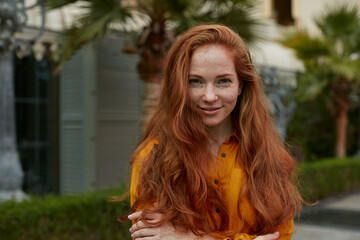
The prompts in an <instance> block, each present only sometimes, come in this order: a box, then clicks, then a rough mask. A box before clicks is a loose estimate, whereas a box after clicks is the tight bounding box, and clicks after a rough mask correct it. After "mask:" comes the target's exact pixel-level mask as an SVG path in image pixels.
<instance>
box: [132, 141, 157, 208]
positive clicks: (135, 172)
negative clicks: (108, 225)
mask: <svg viewBox="0 0 360 240" xmlns="http://www.w3.org/2000/svg"><path fill="white" fill-rule="evenodd" d="M154 144H157V141H156V140H152V141H150V142H149V143H148V144H147V145H146V146H145V147H144V149H142V150H141V151H140V153H139V154H138V155H137V156H136V158H135V160H134V162H133V166H132V172H131V182H130V203H131V206H132V205H133V204H134V202H135V200H136V199H137V197H138V192H137V186H138V183H139V175H140V170H141V166H142V163H143V161H144V159H145V157H146V156H147V155H148V154H149V153H150V151H151V150H152V149H153V147H154Z"/></svg>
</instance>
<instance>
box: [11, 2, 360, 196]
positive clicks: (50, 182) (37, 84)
mask: <svg viewBox="0 0 360 240" xmlns="http://www.w3.org/2000/svg"><path fill="white" fill-rule="evenodd" d="M28 1H30V2H31V0H28ZM130 2H131V1H130ZM341 2H348V3H349V4H350V5H351V4H354V5H357V6H359V7H360V1H358V0H344V1H341ZM329 4H330V5H331V4H339V1H337V0H316V1H314V0H261V1H259V5H258V7H257V11H256V13H255V14H256V15H257V17H258V18H260V19H261V20H262V21H263V22H264V23H265V25H266V28H264V34H265V35H266V38H267V39H268V40H267V41H263V42H260V43H258V44H255V45H254V46H252V47H251V53H252V56H253V58H254V61H255V62H256V63H257V64H259V66H261V69H260V74H262V76H263V78H264V79H265V80H266V79H267V80H268V81H273V82H272V83H273V84H274V81H275V84H278V83H277V82H278V81H282V80H281V79H285V80H284V81H285V83H286V84H289V86H290V87H293V86H294V84H295V85H296V83H295V82H292V81H291V79H295V72H296V71H298V70H301V69H302V68H303V66H302V64H301V62H299V61H298V60H296V58H295V57H294V54H293V52H291V51H290V50H289V49H285V48H284V47H282V46H280V45H279V44H278V43H277V42H276V39H277V38H279V37H280V36H281V34H282V33H283V32H284V31H288V30H289V29H291V28H305V29H307V30H309V31H310V32H311V33H312V34H317V31H316V28H315V25H314V22H313V19H314V17H316V16H318V15H319V14H321V13H322V12H323V11H324V8H325V6H327V5H329ZM81 11H82V10H81V9H80V8H79V7H78V6H77V5H73V6H71V7H66V8H63V9H60V10H55V11H51V12H48V13H47V24H46V31H45V33H44V34H43V36H42V37H41V38H40V39H39V40H38V41H37V42H36V43H35V44H34V46H33V49H32V54H31V55H30V56H27V57H23V58H22V56H17V58H16V70H15V78H16V79H15V89H16V118H17V122H16V123H17V135H18V148H19V153H20V157H21V162H22V166H23V169H24V172H25V180H24V181H25V182H24V188H25V189H27V190H29V191H31V192H34V193H38V194H43V193H48V192H53V193H60V194H63V193H77V192H84V191H88V190H93V189H98V188H105V187H110V186H116V185H118V184H119V183H120V181H127V180H129V176H130V171H131V169H130V165H129V158H130V156H131V153H132V151H133V149H134V147H135V145H136V144H137V141H138V139H139V136H140V134H141V115H142V94H143V82H142V81H141V80H140V77H139V76H138V74H137V61H138V56H137V55H136V54H126V53H124V52H123V48H124V46H125V45H126V44H127V43H128V42H129V39H128V35H127V34H126V33H124V32H118V33H112V34H110V35H109V36H108V37H107V38H106V39H104V40H102V41H101V42H100V43H97V44H92V45H90V46H88V47H86V48H84V49H82V50H81V51H79V52H78V53H77V54H76V55H75V56H74V57H73V58H72V59H71V60H70V61H69V62H68V63H67V64H66V65H65V67H64V68H63V69H62V70H61V72H60V73H59V74H53V69H54V65H53V64H54V62H56V58H57V56H56V54H55V52H56V47H57V43H56V39H57V38H58V36H59V32H60V31H62V30H63V29H66V28H67V27H68V26H70V24H71V22H72V21H73V19H74V18H75V17H76V15H78V14H79V13H81ZM38 15H39V13H38V10H37V9H34V10H31V12H29V14H28V16H29V19H28V26H27V27H26V28H25V29H24V31H23V32H22V33H19V34H18V35H19V36H20V37H23V38H26V37H27V36H30V35H31V33H32V32H34V31H35V30H36V29H37V27H38V26H39V24H40V23H39V21H40V20H39V17H38ZM126 28H127V29H126V30H135V31H136V30H139V26H136V25H132V26H126ZM274 79H275V80H274ZM289 79H290V80H289ZM276 81H277V82H276ZM294 81H295V80H294ZM269 91H271V90H269Z"/></svg>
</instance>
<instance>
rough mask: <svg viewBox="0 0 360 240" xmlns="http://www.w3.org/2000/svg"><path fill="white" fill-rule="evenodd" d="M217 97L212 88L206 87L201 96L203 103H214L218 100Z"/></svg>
mask: <svg viewBox="0 0 360 240" xmlns="http://www.w3.org/2000/svg"><path fill="white" fill-rule="evenodd" d="M218 98H219V97H218V95H217V93H216V90H215V89H214V86H211V85H210V86H206V88H205V92H204V95H203V101H205V102H214V101H217V100H218Z"/></svg>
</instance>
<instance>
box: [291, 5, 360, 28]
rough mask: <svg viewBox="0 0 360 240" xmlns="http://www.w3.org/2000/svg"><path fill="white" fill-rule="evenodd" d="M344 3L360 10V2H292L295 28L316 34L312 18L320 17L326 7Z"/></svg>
mask: <svg viewBox="0 0 360 240" xmlns="http://www.w3.org/2000/svg"><path fill="white" fill-rule="evenodd" d="M344 3H346V4H348V5H350V6H358V8H359V9H360V0H341V1H339V0H293V7H294V13H295V15H296V16H295V18H296V19H297V27H299V28H305V29H307V30H308V31H309V32H310V34H317V33H318V30H317V27H316V25H315V23H314V18H315V17H318V16H321V14H322V13H324V11H325V10H326V6H339V5H342V4H344Z"/></svg>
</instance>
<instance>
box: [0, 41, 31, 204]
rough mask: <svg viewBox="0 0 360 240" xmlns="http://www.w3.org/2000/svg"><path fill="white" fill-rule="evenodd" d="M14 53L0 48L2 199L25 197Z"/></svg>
mask: <svg viewBox="0 0 360 240" xmlns="http://www.w3.org/2000/svg"><path fill="white" fill-rule="evenodd" d="M14 90H15V89H14V70H13V53H12V52H11V51H9V50H6V48H5V49H4V50H0V201H5V200H9V199H15V200H16V201H21V200H22V199H24V198H26V195H25V194H24V192H23V191H22V190H21V187H22V182H23V175H24V173H23V171H22V168H21V165H20V160H19V154H18V152H17V147H16V146H17V145H16V126H15V94H14V92H15V91H14Z"/></svg>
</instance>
